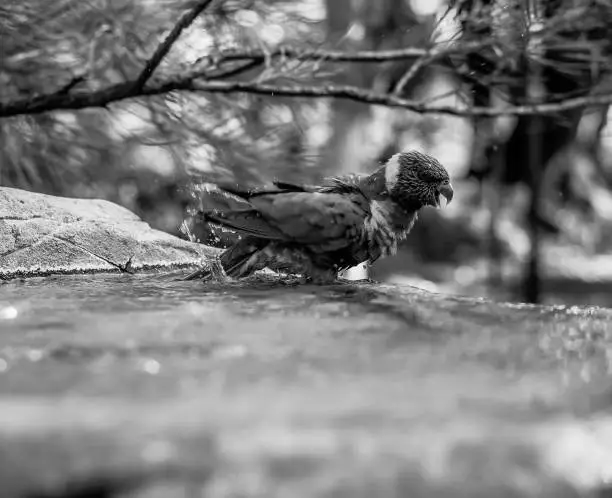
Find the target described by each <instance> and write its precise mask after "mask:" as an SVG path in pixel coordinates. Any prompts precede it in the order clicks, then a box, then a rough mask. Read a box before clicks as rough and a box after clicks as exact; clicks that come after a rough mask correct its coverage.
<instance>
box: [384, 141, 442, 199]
mask: <svg viewBox="0 0 612 498" xmlns="http://www.w3.org/2000/svg"><path fill="white" fill-rule="evenodd" d="M383 168H384V173H385V187H386V190H387V193H388V195H389V199H390V200H391V201H393V202H394V203H396V204H397V205H399V206H400V207H401V208H402V209H404V210H405V211H418V210H419V209H421V208H422V207H424V206H433V207H440V196H442V197H444V198H445V199H446V203H447V204H449V203H450V202H451V201H452V200H453V187H452V186H451V183H450V178H449V176H448V172H447V171H446V169H445V168H444V166H442V164H440V162H439V161H438V160H437V159H436V158H435V157H432V156H430V155H428V154H424V153H422V152H418V151H415V150H411V151H408V152H399V153H398V154H395V155H393V156H391V158H390V159H389V160H388V161H387V163H386V164H385V165H384V167H383Z"/></svg>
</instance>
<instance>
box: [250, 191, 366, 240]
mask: <svg viewBox="0 0 612 498" xmlns="http://www.w3.org/2000/svg"><path fill="white" fill-rule="evenodd" d="M251 204H252V205H253V206H254V207H255V208H256V209H257V211H258V212H259V213H260V214H261V217H262V219H264V220H265V221H266V222H267V223H268V224H269V225H270V226H272V227H274V228H275V229H276V230H278V231H279V232H281V233H283V234H284V236H285V239H286V240H289V241H293V242H297V243H300V244H308V245H310V246H316V248H318V249H319V250H321V251H334V250H337V249H341V248H343V247H346V246H348V245H350V244H351V243H353V242H354V241H355V239H359V238H360V237H361V235H362V232H363V230H364V221H365V218H366V217H367V216H368V215H369V213H370V211H369V203H368V201H367V199H366V198H365V197H363V196H360V195H351V196H348V195H342V194H336V193H319V192H314V193H312V192H294V193H287V194H280V195H270V196H261V197H257V198H253V199H251Z"/></svg>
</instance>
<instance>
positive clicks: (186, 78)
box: [0, 72, 612, 118]
mask: <svg viewBox="0 0 612 498" xmlns="http://www.w3.org/2000/svg"><path fill="white" fill-rule="evenodd" d="M199 77H201V74H200V73H199V72H189V73H185V74H183V75H181V76H179V77H176V78H172V79H165V80H156V81H155V82H153V83H151V84H149V85H147V86H146V87H144V88H142V89H140V90H139V89H138V88H137V86H136V84H135V81H128V82H125V83H119V84H115V85H110V86H108V87H106V88H103V89H101V90H96V91H85V90H82V91H74V92H72V93H69V94H66V93H63V92H61V91H60V92H55V93H52V94H47V95H40V96H37V97H34V98H28V99H21V100H16V101H13V102H8V103H0V118H1V117H11V116H18V115H23V114H38V113H41V112H47V111H54V110H68V109H71V110H76V109H85V108H88V107H106V106H108V105H109V104H111V103H113V102H119V101H121V100H125V99H129V98H135V97H144V96H152V95H162V94H166V93H169V92H173V91H192V92H193V91H198V92H206V93H226V94H228V93H247V94H257V95H268V96H271V97H304V98H340V99H348V100H353V101H356V102H362V103H365V104H374V105H382V106H387V107H397V108H402V109H406V110H410V111H413V112H417V113H430V114H447V115H452V116H466V117H467V116H482V117H496V116H509V115H515V116H520V115H536V114H551V113H557V112H561V111H567V110H570V109H577V108H584V107H593V106H601V105H608V104H612V93H606V94H596V95H591V96H586V97H576V98H570V99H566V100H563V101H560V102H554V103H542V104H533V105H529V104H528V105H519V106H505V107H497V108H490V107H468V106H447V105H446V106H445V105H433V104H426V103H425V102H423V101H419V100H411V99H405V98H401V97H399V96H396V95H392V94H389V93H380V92H376V91H373V90H369V89H365V88H360V87H356V86H351V85H279V84H274V83H257V82H243V81H217V80H202V79H198V78H199Z"/></svg>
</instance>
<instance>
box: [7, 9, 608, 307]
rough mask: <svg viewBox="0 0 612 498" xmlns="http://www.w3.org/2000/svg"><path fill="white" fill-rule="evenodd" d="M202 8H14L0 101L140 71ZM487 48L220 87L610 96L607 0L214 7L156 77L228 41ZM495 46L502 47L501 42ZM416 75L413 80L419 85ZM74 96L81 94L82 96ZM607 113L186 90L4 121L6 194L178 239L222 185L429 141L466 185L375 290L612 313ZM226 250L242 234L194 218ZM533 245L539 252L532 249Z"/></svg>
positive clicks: (333, 170) (307, 178)
mask: <svg viewBox="0 0 612 498" xmlns="http://www.w3.org/2000/svg"><path fill="white" fill-rule="evenodd" d="M194 3H195V2H194V1H193V0H54V1H53V2H50V1H49V0H4V1H3V2H2V4H0V102H2V103H7V102H11V101H15V100H18V99H22V98H28V97H32V96H36V95H39V94H43V93H48V92H51V91H56V90H58V89H61V88H62V87H64V86H65V85H68V84H69V83H70V82H71V81H77V80H75V78H78V83H77V84H76V88H77V89H79V90H80V91H84V90H90V91H98V90H100V89H103V88H105V87H106V86H108V85H110V84H113V83H119V82H123V81H128V80H132V79H134V78H136V77H137V76H138V74H139V73H140V71H141V70H142V68H143V67H144V65H145V63H146V61H147V60H148V58H149V57H150V56H151V54H152V53H153V52H154V50H155V48H156V47H157V46H158V44H159V43H160V42H161V41H162V40H163V38H164V36H165V34H167V32H168V31H169V30H170V29H172V27H173V26H174V25H175V23H176V22H177V20H178V19H179V17H180V16H181V14H182V13H183V12H185V10H186V9H189V8H191V7H193V5H194ZM449 41H451V42H453V43H454V44H457V45H458V46H461V44H466V43H470V42H474V41H484V42H486V43H484V44H483V46H482V47H481V48H480V49H477V50H476V49H468V48H467V47H468V45H465V46H466V49H465V50H463V51H455V52H453V53H449V54H448V55H447V56H445V57H443V58H441V59H438V60H436V61H435V63H433V62H434V61H428V60H416V61H415V60H394V61H386V62H380V63H376V64H373V63H351V64H346V63H324V62H323V61H296V60H291V59H286V60H284V59H281V60H280V61H275V62H271V63H266V64H264V65H263V67H262V66H257V67H252V68H249V67H247V66H245V67H244V68H241V69H239V70H237V71H232V70H228V71H227V72H225V73H224V72H223V71H220V73H219V74H218V75H217V76H216V77H217V78H219V79H224V78H225V79H227V78H229V79H232V80H234V79H235V80H239V81H251V80H256V81H258V82H271V83H283V84H290V85H300V84H304V83H308V84H313V83H317V84H321V85H325V84H350V85H357V86H360V87H364V88H369V89H373V90H375V91H377V92H380V93H388V92H392V91H394V89H395V90H397V89H398V83H399V82H400V81H402V79H405V80H406V81H404V82H403V83H402V84H401V85H400V87H401V88H399V96H401V97H405V98H411V99H415V100H416V101H418V102H422V103H424V104H432V103H435V104H447V105H451V106H452V105H457V106H459V105H464V106H465V105H468V106H472V105H473V106H479V107H491V108H494V107H497V106H499V105H501V104H512V105H523V104H526V103H530V102H534V101H536V102H537V101H546V102H563V101H564V100H566V99H568V98H575V97H581V96H588V95H591V94H593V93H598V94H609V93H610V92H612V81H611V80H610V66H611V64H612V59H611V56H612V5H610V2H609V1H608V0H506V1H501V0H449V1H447V0H377V1H376V2H369V1H367V0H294V1H291V0H286V1H283V0H274V1H263V0H226V1H220V0H219V1H215V2H213V4H212V5H211V7H210V8H208V9H207V10H206V12H205V13H204V14H203V15H202V16H201V17H200V18H199V19H198V21H197V22H196V23H194V24H193V26H191V27H190V28H189V29H187V30H186V31H185V33H184V34H183V35H182V36H181V38H180V39H179V41H178V42H177V43H176V44H175V45H174V46H173V48H172V50H171V51H170V53H169V54H168V56H166V57H165V59H164V60H163V62H162V64H161V66H160V67H159V68H158V69H157V70H156V73H155V75H156V76H161V77H163V76H170V77H171V76H172V75H174V74H177V73H180V72H184V71H186V70H188V69H189V68H190V67H193V66H194V64H200V63H202V61H203V60H204V61H205V60H207V58H208V59H214V56H215V54H218V53H219V52H220V51H225V50H228V49H234V50H246V49H263V50H264V51H272V50H274V48H276V47H279V46H291V47H297V48H306V47H309V48H326V49H334V50H345V51H354V50H389V49H397V48H403V47H411V46H413V47H432V46H433V47H436V46H438V45H439V44H443V43H446V42H449ZM489 42H490V43H489ZM404 83H405V84H404ZM66 91H70V89H68V87H67V89H66ZM608 114H609V110H608V107H607V106H599V107H590V108H588V109H586V110H583V109H576V108H574V109H569V110H564V109H560V110H559V112H556V113H552V114H546V115H536V116H519V117H512V116H510V117H507V116H502V117H491V118H483V117H474V118H470V117H453V116H443V115H440V114H429V113H423V114H419V113H415V112H411V111H407V110H402V109H394V108H386V107H381V106H376V107H375V106H370V105H367V104H365V103H361V102H355V101H350V100H340V99H336V100H330V99H306V98H299V97H292V98H289V97H278V96H267V95H266V96H262V95H247V94H242V93H241V94H238V93H236V94H226V95H223V94H210V93H190V92H170V93H167V94H165V95H160V96H155V97H148V98H139V99H131V100H126V101H122V102H118V103H115V104H113V105H111V106H108V107H106V108H102V109H98V108H91V109H85V110H79V111H66V110H58V111H53V112H46V113H42V114H35V115H20V116H15V117H10V118H4V119H0V145H1V147H0V185H3V186H9V187H17V188H22V189H28V190H32V191H37V192H44V193H49V194H54V195H63V196H74V197H96V198H105V199H109V200H111V201H115V202H118V203H119V204H122V205H124V206H125V207H127V208H129V209H131V210H133V211H135V212H136V213H137V214H139V215H140V216H142V217H143V218H144V219H145V220H146V221H147V222H149V223H150V224H151V225H152V226H153V227H155V228H159V229H161V230H165V231H167V232H170V233H174V234H177V235H180V236H185V234H184V233H183V232H182V231H181V230H180V227H181V224H182V223H183V220H185V218H186V217H187V220H189V218H188V216H187V214H188V210H189V207H190V205H192V203H193V194H194V185H196V184H197V183H198V182H200V181H203V180H204V181H210V180H214V179H216V178H219V177H223V178H231V179H233V180H236V181H238V182H241V183H259V182H263V181H267V180H270V179H273V178H281V179H285V180H292V181H304V182H316V181H317V180H318V179H320V178H321V177H322V176H325V175H332V174H339V173H346V172H357V171H363V172H367V171H371V170H372V169H373V168H375V167H376V166H377V165H378V164H379V163H381V162H382V161H384V160H385V159H386V158H387V157H389V156H390V155H391V154H393V153H395V152H397V151H399V150H402V149H406V148H420V149H423V150H426V151H428V152H430V153H432V154H434V155H435V156H437V157H438V158H439V159H440V160H441V161H442V162H443V163H444V164H445V165H446V166H447V168H448V169H449V171H450V172H451V176H452V177H453V179H454V184H455V187H456V188H455V190H456V197H455V201H454V202H453V204H451V205H450V206H449V207H448V209H446V210H443V211H434V210H425V211H424V212H423V213H422V216H421V221H420V223H418V224H417V226H416V228H415V230H414V231H413V234H412V235H411V237H410V238H409V239H408V241H407V243H406V244H405V246H404V247H402V250H401V251H400V254H399V255H398V256H396V257H394V258H389V259H387V260H384V261H381V262H379V263H377V264H375V265H374V267H373V268H372V269H371V274H372V276H373V278H375V279H380V280H386V281H398V282H405V283H406V282H407V283H414V284H416V285H419V286H421V287H425V288H429V289H432V290H438V291H442V292H447V291H448V292H458V293H462V294H475V295H486V296H490V297H495V298H509V299H525V300H530V301H538V300H544V301H551V302H558V303H584V302H590V303H593V304H604V305H612V298H610V297H609V296H611V295H612V293H611V292H610V291H612V254H611V252H612V236H611V235H610V234H611V233H612V231H611V230H610V228H611V226H610V225H611V224H612V196H611V195H610V186H612V159H611V158H612V136H611V134H610V131H611V128H610V127H608V126H607V117H608ZM190 228H191V230H192V231H193V232H194V233H196V234H197V235H198V237H199V238H200V239H201V240H203V241H205V242H207V243H212V244H222V243H223V242H224V241H225V242H227V237H225V236H222V237H217V234H215V233H212V232H211V231H210V230H209V228H208V227H198V226H193V225H192V226H191V227H190ZM532 247H535V248H536V249H537V251H532V250H531V248H532Z"/></svg>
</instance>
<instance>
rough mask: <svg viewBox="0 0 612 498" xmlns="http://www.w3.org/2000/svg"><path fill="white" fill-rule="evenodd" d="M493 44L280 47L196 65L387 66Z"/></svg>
mask: <svg viewBox="0 0 612 498" xmlns="http://www.w3.org/2000/svg"><path fill="white" fill-rule="evenodd" d="M491 44H492V42H491V41H490V40H485V41H475V42H462V43H460V44H458V43H453V44H449V45H445V46H438V47H434V48H424V47H405V48H398V49H393V50H360V51H354V52H346V51H342V50H325V49H297V48H292V47H279V48H277V49H275V50H272V51H264V50H257V49H251V50H224V51H221V52H219V53H217V54H214V55H212V56H210V55H207V56H205V57H201V58H200V59H198V60H197V61H196V62H195V64H196V65H198V64H200V63H202V62H209V63H211V64H212V65H220V64H223V63H225V62H230V61H237V60H256V61H259V62H262V63H263V62H265V61H266V60H270V59H278V58H280V59H282V58H287V59H295V60H299V61H324V62H386V61H398V60H406V59H418V58H419V57H430V58H432V60H433V59H438V58H441V57H443V56H446V55H450V54H456V53H466V52H470V51H473V50H478V49H482V48H485V47H488V46H490V45H491Z"/></svg>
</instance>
